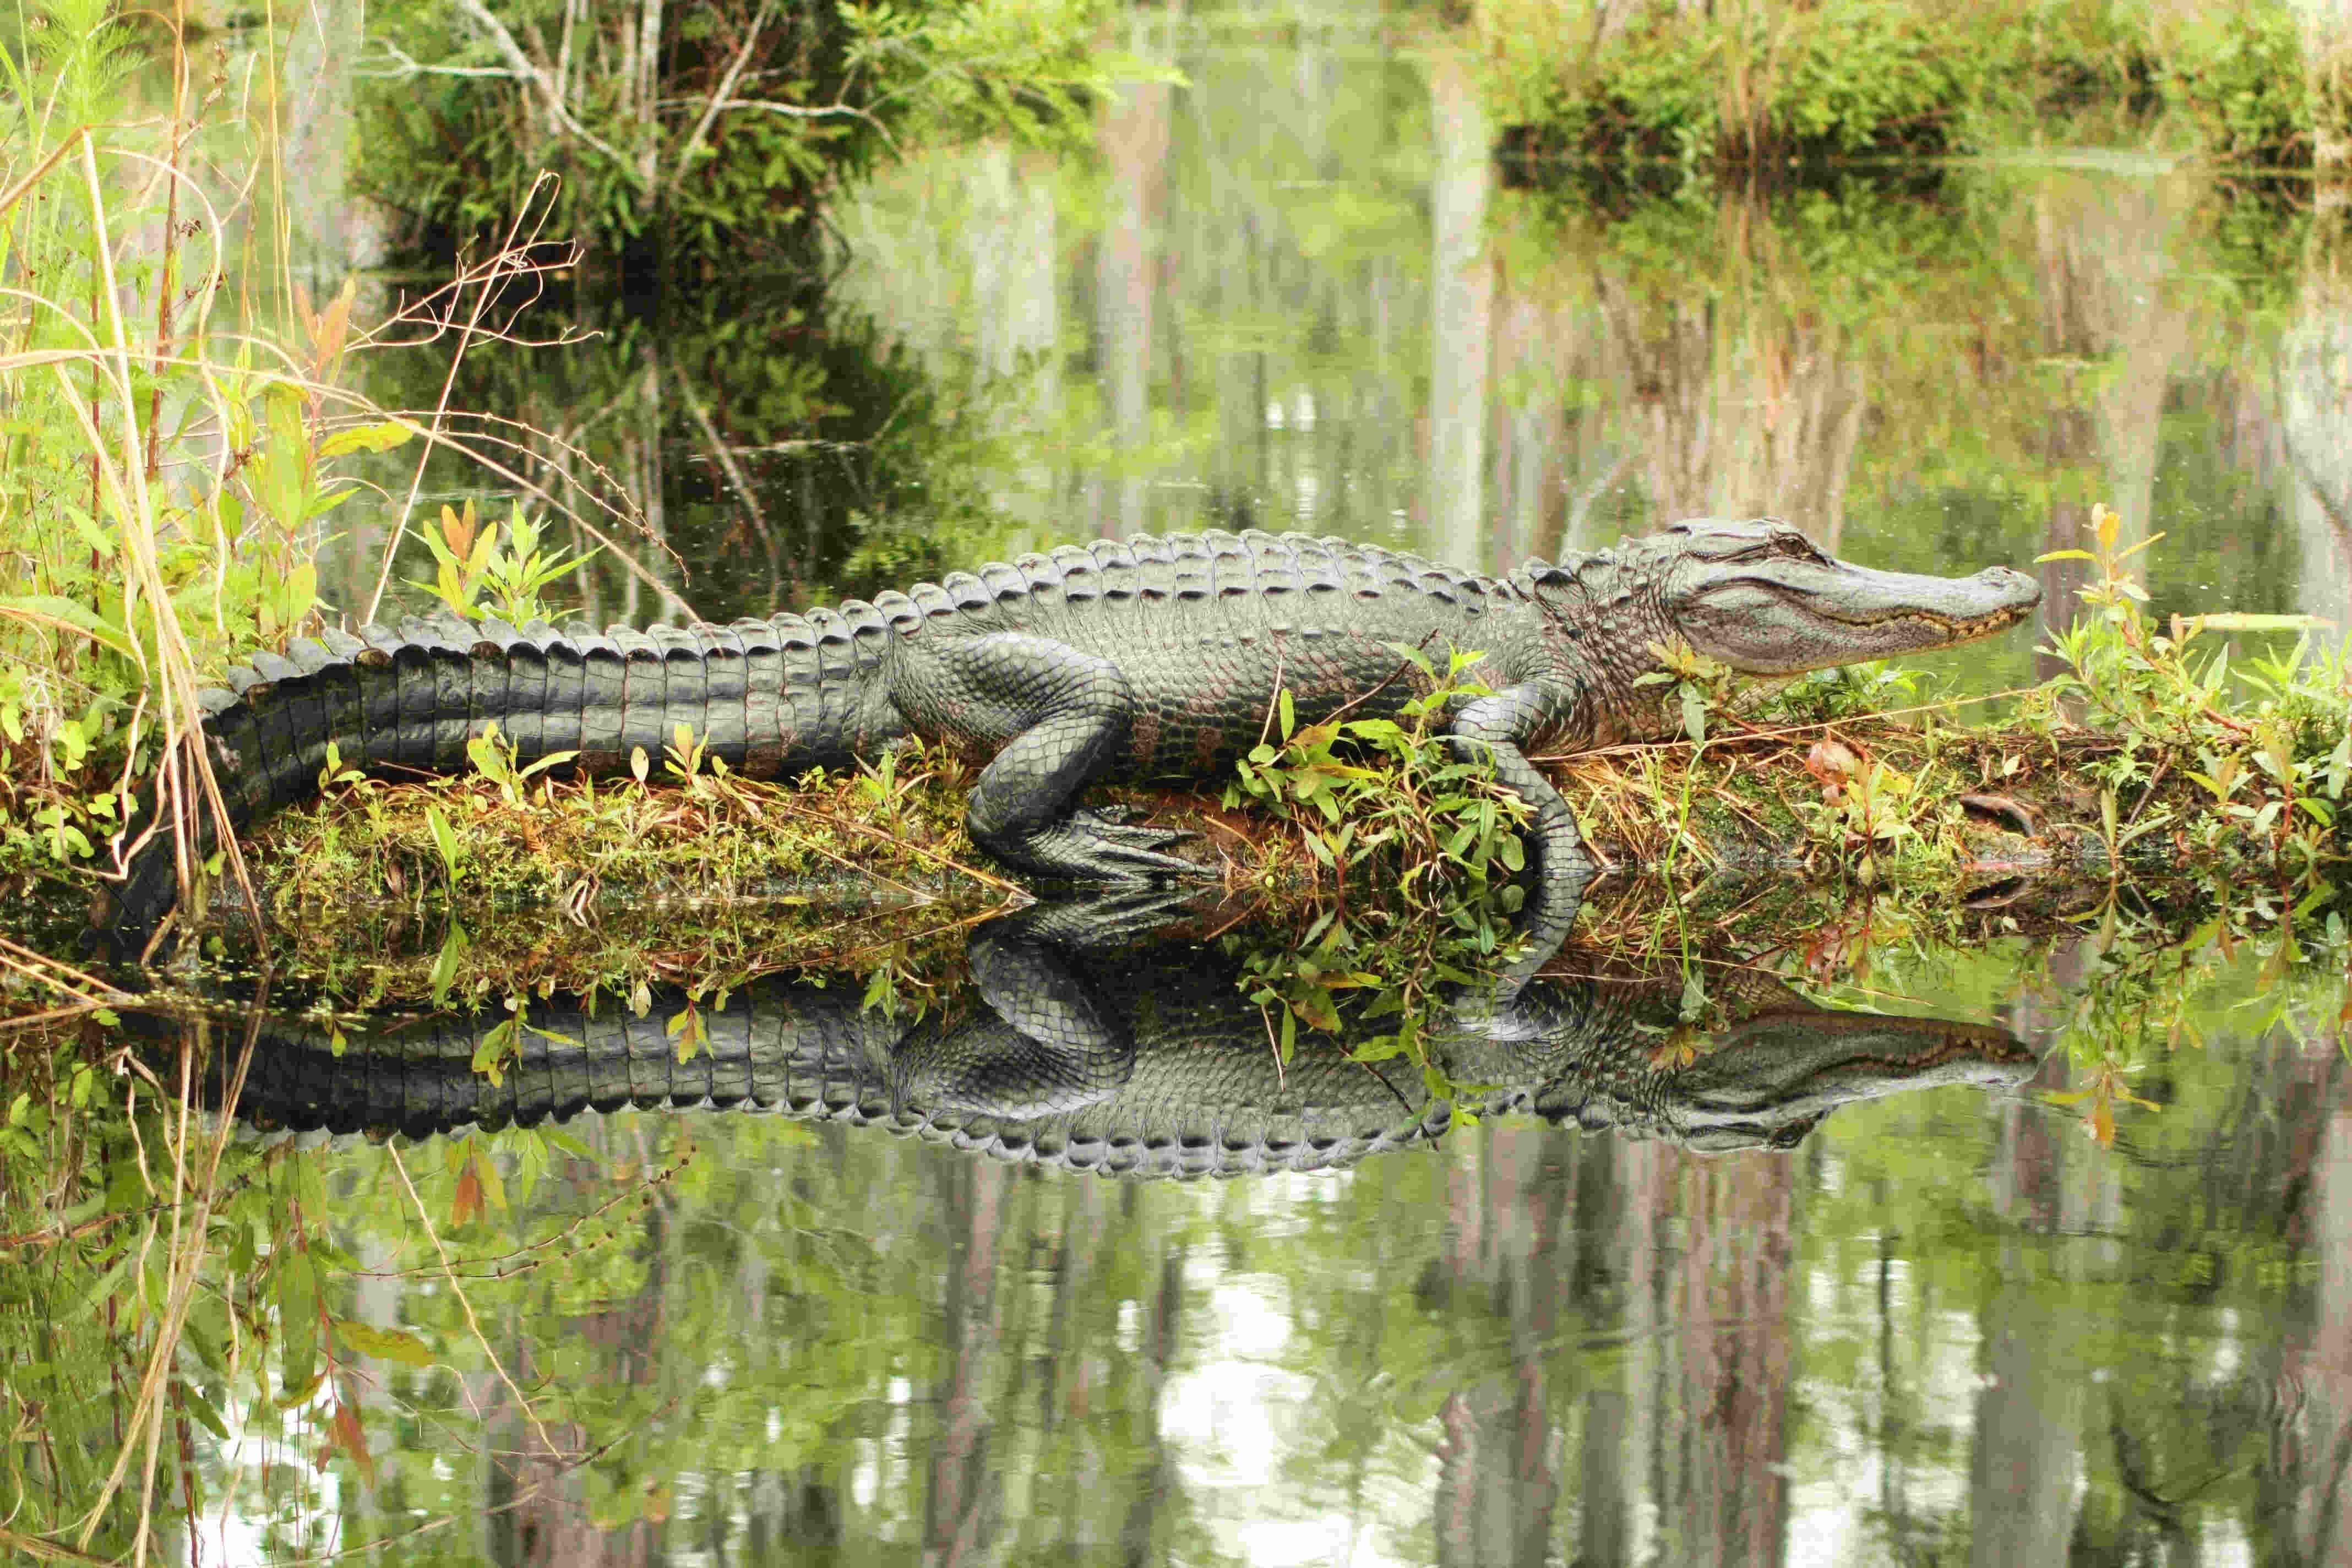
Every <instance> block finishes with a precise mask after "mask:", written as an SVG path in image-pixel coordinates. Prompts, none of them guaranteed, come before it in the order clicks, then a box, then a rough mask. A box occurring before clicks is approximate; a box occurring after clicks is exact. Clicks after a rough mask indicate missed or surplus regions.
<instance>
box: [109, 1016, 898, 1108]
mask: <svg viewBox="0 0 2352 1568" xmlns="http://www.w3.org/2000/svg"><path fill="white" fill-rule="evenodd" d="M686 1005H688V1004H687V1001H686V998H685V997H684V996H683V995H674V996H673V995H665V996H664V997H663V998H662V999H661V1001H660V1004H659V1005H656V1006H654V1007H652V1008H651V1009H649V1010H648V1011H647V1012H646V1015H645V1016H642V1017H641V1016H637V1014H636V1013H635V1010H634V1009H632V1008H629V1007H625V1006H614V1005H610V1003H609V1001H608V1002H607V1005H604V1006H603V1007H597V1008H589V1007H586V1006H583V1005H580V1004H577V1003H574V1002H571V1001H568V1000H557V1001H553V1002H547V1003H533V1004H531V1005H530V1006H529V1007H528V1008H526V1009H525V1011H524V1012H523V1013H522V1014H521V1015H520V1016H519V1017H518V1016H514V1015H497V1014H494V1015H489V1016H478V1017H473V1018H462V1017H461V1018H455V1019H452V1018H446V1017H445V1018H431V1019H425V1020H421V1021H418V1022H416V1023H415V1024H413V1025H410V1026H402V1027H397V1028H387V1029H384V1030H382V1031H377V1032H370V1031H367V1030H354V1031H353V1032H352V1034H351V1035H350V1037H348V1038H346V1039H344V1040H342V1041H341V1042H337V1041H335V1040H334V1039H333V1038H332V1037H331V1035H330V1034H329V1032H328V1031H327V1030H325V1029H323V1028H316V1027H312V1026H308V1025H305V1024H303V1023H300V1022H298V1021H295V1020H290V1019H278V1018H268V1019H265V1020H264V1021H263V1022H262V1023H261V1025H260V1027H259V1033H258V1036H257V1038H256V1040H255V1047H254V1051H253V1055H252V1058H251V1065H250V1067H249V1068H248V1069H247V1074H246V1077H245V1079H244V1081H243V1084H242V1086H241V1088H240V1089H239V1091H238V1095H237V1099H236V1104H235V1105H234V1106H233V1107H232V1106H230V1105H229V1104H227V1103H226V1100H227V1095H228V1086H227V1085H226V1082H223V1081H219V1080H218V1079H225V1078H226V1072H227V1070H228V1059H227V1058H222V1057H219V1056H218V1055H217V1054H216V1055H215V1061H214V1065H213V1068H211V1069H209V1071H208V1075H207V1077H206V1079H205V1081H204V1082H202V1083H200V1085H199V1091H200V1094H201V1095H202V1097H203V1099H204V1100H205V1101H206V1102H207V1103H210V1104H212V1105H215V1106H217V1107H218V1108H219V1109H221V1110H235V1111H236V1113H237V1114H238V1115H240V1116H241V1117H243V1118H244V1119H245V1120H246V1121H247V1122H249V1123H252V1124H254V1125H256V1126H257V1127H260V1128H263V1129H265V1130H269V1131H290V1132H326V1133H333V1134H341V1133H350V1132H368V1133H381V1132H397V1133H401V1134H403V1135H404V1136H407V1137H411V1138H424V1137H429V1136H432V1135H434V1134H436V1133H446V1132H451V1131H457V1130H459V1129H461V1128H467V1127H476V1128H480V1129H483V1130H485V1131H499V1130H500V1129H503V1128H507V1127H536V1126H540V1125H542V1124H545V1123H550V1122H561V1121H570V1120H571V1119H572V1118H573V1117H575V1116H578V1115H580V1114H582V1113H583V1112H585V1111H590V1110H595V1111H604V1112H610V1111H616V1110H736V1111H742V1112H766V1113H769V1114H772V1115H778V1116H784V1117H789V1118H795V1119H801V1120H847V1121H866V1120H877V1121H881V1120H887V1118H888V1116H889V1114H890V1111H891V1110H892V1100H891V1097H890V1088H889V1075H888V1071H887V1064H888V1061H889V1056H890V1049H891V1047H892V1046H893V1044H894V1043H895V1041H896V1037H898V1035H899V1034H903V1033H904V1032H905V1026H904V1025H903V1024H901V1025H898V1026H892V1025H890V1024H889V1022H888V1021H887V1020H885V1019H883V1018H882V1017H881V1016H880V1015H878V1014H867V1013H865V1012H863V1011H862V1010H861V1009H860V1007H859V1005H858V1000H857V994H856V991H854V990H848V991H843V990H841V989H840V988H835V990H834V991H833V992H831V993H824V992H814V991H812V990H809V989H807V988H789V987H780V986H776V985H774V984H760V983H755V984H753V985H751V986H749V987H746V988H744V989H743V990H740V991H739V992H737V993H736V994H734V995H733V996H731V997H730V999H729V1000H728V1003H727V1005H724V1006H720V1007H713V1006H710V1005H708V1003H706V1004H705V1005H703V1007H702V1009H701V1024H702V1030H703V1037H702V1039H701V1041H700V1043H699V1046H698V1049H696V1050H695V1051H694V1052H693V1053H692V1055H691V1056H690V1057H688V1058H686V1059H684V1060H681V1059H680V1058H679V1054H678V1049H677V1037H675V1036H674V1035H672V1034H670V1033H669V1028H670V1025H669V1019H670V1018H671V1017H672V1016H674V1015H675V1014H676V1012H677V1010H678V1009H679V1008H681V1007H683V1006H686ZM131 1018H132V1026H133V1027H134V1028H137V1029H140V1030H141V1031H142V1033H147V1034H149V1035H151V1036H161V1037H164V1038H170V1037H173V1035H174V1034H175V1033H177V1032H178V1031H179V1030H181V1029H182V1028H184V1025H182V1024H180V1023H179V1022H178V1021H176V1020H173V1019H169V1018H163V1017H155V1018H153V1020H152V1023H150V1022H142V1017H141V1016H139V1015H131ZM494 1018H495V1019H496V1020H497V1022H495V1023H494V1022H493V1019H494ZM509 1026H511V1027H513V1029H514V1036H515V1037H514V1039H513V1041H512V1043H511V1044H510V1045H507V1046H506V1047H504V1048H502V1049H499V1050H498V1051H497V1052H496V1055H497V1058H498V1065H497V1068H496V1070H495V1072H493V1073H483V1072H480V1071H478V1070H476V1068H475V1067H474V1061H475V1057H476V1054H477V1052H478V1051H480V1050H482V1049H483V1047H485V1046H487V1045H488V1044H490V1041H489V1038H488V1037H489V1036H490V1034H491V1032H492V1031H493V1030H494V1029H497V1028H506V1027H509ZM232 1032H233V1033H234V1032H235V1030H234V1028H233V1029H232ZM231 1055H232V1056H233V1055H234V1053H231ZM215 1074H217V1075H218V1078H215V1076H213V1075H215Z"/></svg>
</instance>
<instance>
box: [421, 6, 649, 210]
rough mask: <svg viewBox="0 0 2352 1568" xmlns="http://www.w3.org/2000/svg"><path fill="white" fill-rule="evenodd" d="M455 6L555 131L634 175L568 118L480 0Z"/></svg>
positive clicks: (606, 145)
mask: <svg viewBox="0 0 2352 1568" xmlns="http://www.w3.org/2000/svg"><path fill="white" fill-rule="evenodd" d="M456 4H457V10H458V12H459V14H461V15H462V16H465V17H466V19H467V21H469V22H472V23H473V24H474V25H475V26H478V27H479V28H481V29H482V31H483V32H485V33H487V34H488V35H489V39H490V42H491V44H492V45H493V46H495V47H497V49H498V51H499V54H501V55H503V56H505V57H506V61H507V64H509V66H511V67H513V68H514V74H515V75H516V76H517V77H519V78H520V79H523V80H525V81H529V82H532V83H535V84H536V85H537V86H538V88H539V92H540V97H541V99H542V100H545V102H546V104H547V117H548V119H549V120H550V121H553V122H554V124H555V127H556V129H557V130H559V131H562V132H565V133H567V134H569V135H572V136H577V137H578V138H579V139H580V140H581V141H583V142H586V143H588V145H589V146H591V147H593V148H594V149H596V151H597V152H599V153H603V154H604V156H605V157H607V158H610V159H611V160H612V161H613V162H614V163H618V164H619V165H620V166H621V167H622V168H624V169H626V170H627V171H628V172H629V174H631V175H632V176H635V174H636V168H635V165H634V164H632V163H630V162H629V161H628V160H627V159H626V158H624V157H623V156H621V154H620V153H619V151H618V150H617V149H615V148H614V145H613V144H612V143H611V142H607V141H605V140H604V138H603V137H601V136H599V135H597V134H596V133H595V132H593V131H591V130H589V129H588V128H587V127H586V126H585V125H583V124H581V123H580V121H577V120H575V119H573V118H572V110H570V109H568V108H566V107H565V106H564V102H563V95H562V92H561V91H559V90H558V89H557V88H556V85H555V83H554V82H553V81H551V80H550V79H549V78H548V75H547V73H546V72H545V71H543V70H541V69H540V68H538V67H537V66H535V65H533V64H532V63H531V61H530V56H529V55H526V54H524V53H523V52H522V46H521V45H520V44H519V43H517V42H515V36H514V35H513V34H512V33H509V32H508V31H507V26H506V24H505V23H504V22H501V21H499V19H498V18H497V17H496V16H491V15H490V12H489V8H488V6H486V5H483V4H482V0H456Z"/></svg>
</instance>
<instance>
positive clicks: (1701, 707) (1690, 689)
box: [1683, 682, 1706, 745]
mask: <svg viewBox="0 0 2352 1568" xmlns="http://www.w3.org/2000/svg"><path fill="white" fill-rule="evenodd" d="M1683 733H1685V735H1688V736H1689V737H1690V738H1691V739H1692V740H1693V741H1695V742H1698V743H1699V744H1701V745H1705V744H1706V698H1705V697H1702V696H1701V695H1699V689H1698V688H1697V687H1696V686H1692V685H1690V684H1688V683H1687V682H1685V684H1684V686H1683Z"/></svg>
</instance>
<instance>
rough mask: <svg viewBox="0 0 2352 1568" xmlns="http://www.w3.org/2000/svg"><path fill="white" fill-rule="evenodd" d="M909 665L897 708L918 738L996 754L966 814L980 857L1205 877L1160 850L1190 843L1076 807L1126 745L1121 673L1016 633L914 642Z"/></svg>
mask: <svg viewBox="0 0 2352 1568" xmlns="http://www.w3.org/2000/svg"><path fill="white" fill-rule="evenodd" d="M908 658H909V659H910V662H911V663H913V664H914V667H913V668H908V669H905V670H904V671H902V679H901V680H900V682H899V683H898V692H899V695H898V708H899V710H900V711H901V712H902V713H904V714H905V715H906V717H907V720H908V724H909V725H910V726H911V727H912V728H913V729H914V730H915V731H917V732H918V733H921V734H928V735H942V734H952V735H954V736H956V737H957V738H959V739H963V740H972V741H978V742H982V743H983V744H991V745H993V744H999V743H1001V744H1002V746H1003V750H1001V751H999V752H997V754H996V760H995V761H994V762H992V763H989V764H988V766H987V768H986V769H984V770H983V771H982V773H981V775H980V782H979V784H976V785H975V786H974V787H973V789H972V792H971V805H970V808H969V809H968V810H967V811H966V813H965V816H964V824H965V826H967V827H969V828H970V829H971V836H972V838H973V839H974V841H976V842H977V843H978V844H979V845H980V846H981V847H982V848H984V849H986V850H987V851H988V852H989V853H990V854H992V855H993V856H995V857H996V858H998V859H1000V860H1002V861H1003V862H1004V863H1005V864H1006V865H1008V866H1011V867H1013V868H1014V869H1016V870H1020V871H1026V872H1029V873H1031V874H1033V875H1035V876H1043V877H1068V878H1072V879H1076V880H1079V881H1087V882H1139V881H1141V880H1143V879H1146V878H1148V877H1151V876H1155V875H1177V876H1200V875H1203V874H1204V873H1203V872H1202V868H1200V867H1197V866H1195V865H1193V864H1192V862H1191V861H1189V860H1181V859H1179V858H1177V857H1175V856H1173V855H1170V854H1167V853H1166V852H1165V849H1166V846H1168V845H1170V844H1172V843H1174V842H1176V841H1177V840H1179V839H1181V838H1182V837H1185V835H1183V834H1181V833H1175V832H1171V831H1170V830H1168V829H1165V828H1156V827H1138V826H1130V825H1129V824H1126V823H1121V822H1114V821H1112V820H1110V819H1109V818H1108V817H1105V816H1099V815H1097V814H1096V813H1094V812H1091V811H1087V810H1085V809H1083V808H1078V807H1076V805H1075V803H1076V799H1077V795H1078V793H1079V792H1080V791H1081V790H1083V789H1085V788H1086V786H1087V784H1088V783H1090V782H1091V781H1092V780H1093V779H1094V777H1095V775H1096V774H1097V773H1100V772H1101V771H1102V770H1103V769H1104V768H1105V767H1106V766H1107V765H1108V764H1109V763H1111V762H1112V761H1113V760H1114V759H1116V757H1117V756H1118V751H1119V748H1120V747H1121V746H1123V745H1124V744H1125V743H1126V741H1127V731H1128V724H1129V720H1130V719H1131V718H1132V716H1133V711H1134V700H1133V697H1132V695H1131V693H1130V692H1129V688H1128V684H1127V677H1126V676H1124V675H1123V674H1121V673H1120V672H1119V668H1118V666H1117V665H1115V664H1113V663H1111V661H1110V660H1108V659H1107V658H1097V657H1096V656H1095V655H1093V654H1087V653H1081V652H1079V651H1078V650H1077V649H1076V648H1074V647H1070V646H1069V645H1068V644H1066V643H1059V642H1055V641H1054V640H1053V639H1051V638H1049V637H1024V636H1021V635H1019V634H1017V633H1013V632H998V633H994V634H992V635H991V636H988V637H973V638H971V639H970V640H968V641H949V642H946V643H945V644H944V646H938V645H934V646H932V647H922V646H921V645H916V647H912V648H909V649H908ZM916 661H919V662H916Z"/></svg>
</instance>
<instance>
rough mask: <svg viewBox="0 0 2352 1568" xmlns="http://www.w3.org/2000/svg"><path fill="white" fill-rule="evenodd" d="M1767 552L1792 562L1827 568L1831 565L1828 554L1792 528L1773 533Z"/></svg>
mask: <svg viewBox="0 0 2352 1568" xmlns="http://www.w3.org/2000/svg"><path fill="white" fill-rule="evenodd" d="M1767 550H1768V551H1769V553H1771V554H1774V555H1785V556H1788V557H1790V559H1792V560H1797V561H1803V562H1808V563H1811V564H1812V565H1815V566H1828V565H1831V564H1832V560H1831V557H1830V553H1829V552H1827V551H1825V550H1823V549H1822V547H1821V546H1820V545H1818V544H1815V543H1814V542H1812V541H1811V540H1810V539H1808V538H1806V537H1805V536H1804V535H1803V534H1801V533H1800V532H1798V531H1796V530H1795V529H1793V528H1791V529H1788V530H1786V531H1780V530H1776V531H1774V532H1773V535H1772V539H1771V542H1770V543H1769V545H1768V546H1767Z"/></svg>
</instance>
